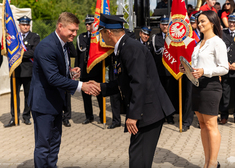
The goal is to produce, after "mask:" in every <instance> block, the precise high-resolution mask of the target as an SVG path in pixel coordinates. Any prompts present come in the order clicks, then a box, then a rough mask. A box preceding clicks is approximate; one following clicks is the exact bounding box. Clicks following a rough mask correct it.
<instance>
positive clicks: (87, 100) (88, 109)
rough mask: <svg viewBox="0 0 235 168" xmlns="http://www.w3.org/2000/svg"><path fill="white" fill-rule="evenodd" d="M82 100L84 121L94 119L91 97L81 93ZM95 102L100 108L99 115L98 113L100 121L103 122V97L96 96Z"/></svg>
mask: <svg viewBox="0 0 235 168" xmlns="http://www.w3.org/2000/svg"><path fill="white" fill-rule="evenodd" d="M82 98H83V103H84V109H85V114H86V119H94V115H93V108H92V101H91V95H88V94H86V93H84V92H82ZM97 101H98V104H99V108H100V113H99V117H100V121H101V122H103V97H102V95H101V94H99V95H98V96H97Z"/></svg>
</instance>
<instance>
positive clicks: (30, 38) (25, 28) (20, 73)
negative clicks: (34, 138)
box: [4, 16, 40, 127]
mask: <svg viewBox="0 0 235 168" xmlns="http://www.w3.org/2000/svg"><path fill="white" fill-rule="evenodd" d="M18 21H19V28H20V33H21V36H22V38H23V42H24V45H25V47H26V48H27V51H25V52H24V55H23V59H22V62H21V64H20V65H19V66H18V67H17V68H16V69H15V77H16V96H17V112H18V117H19V114H20V98H19V92H20V87H21V85H23V88H24V111H23V115H22V117H23V123H25V124H26V125H30V124H31V121H30V118H31V117H30V107H29V106H28V105H27V100H28V94H29V88H30V82H31V77H32V69H33V56H34V50H35V48H36V46H37V45H38V43H39V42H40V37H39V35H38V34H36V33H32V32H31V31H30V21H31V19H30V18H29V17H27V16H23V17H21V18H19V19H18ZM11 116H12V118H11V120H10V122H9V123H8V124H6V125H4V127H11V126H14V125H15V121H14V103H13V88H12V78H11ZM18 123H19V122H18Z"/></svg>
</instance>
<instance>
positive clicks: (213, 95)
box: [180, 11, 229, 168]
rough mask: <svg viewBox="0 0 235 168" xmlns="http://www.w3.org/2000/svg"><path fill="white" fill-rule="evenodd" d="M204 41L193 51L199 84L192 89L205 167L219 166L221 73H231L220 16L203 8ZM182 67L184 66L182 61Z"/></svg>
mask: <svg viewBox="0 0 235 168" xmlns="http://www.w3.org/2000/svg"><path fill="white" fill-rule="evenodd" d="M197 21H198V28H199V29H200V32H201V41H200V42H199V43H198V44H197V46H196V47H195V48H194V51H193V54H192V67H193V69H194V72H192V75H193V76H194V77H195V78H197V79H198V80H199V87H196V86H193V89H192V108H193V111H195V113H196V115H197V117H198V120H199V123H200V127H201V140H202V145H203V148H204V154H205V164H204V168H216V167H220V165H219V163H218V162H217V156H218V152H219V148H220V141H221V137H220V132H219V130H218V125H217V115H218V111H219V102H220V99H221V96H222V86H221V84H220V81H219V76H222V75H225V74H227V73H228V69H229V68H228V59H227V50H226V45H225V43H224V42H223V40H222V39H221V36H222V32H221V29H220V20H219V17H218V15H217V14H216V13H215V12H214V11H204V12H202V13H201V14H200V15H199V16H198V18H197ZM180 71H181V72H184V68H183V67H182V65H180Z"/></svg>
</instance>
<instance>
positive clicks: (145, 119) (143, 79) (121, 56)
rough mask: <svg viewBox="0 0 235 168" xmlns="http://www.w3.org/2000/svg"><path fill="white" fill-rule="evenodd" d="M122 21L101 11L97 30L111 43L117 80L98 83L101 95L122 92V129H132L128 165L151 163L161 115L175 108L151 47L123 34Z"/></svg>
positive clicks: (137, 165)
mask: <svg viewBox="0 0 235 168" xmlns="http://www.w3.org/2000/svg"><path fill="white" fill-rule="evenodd" d="M124 22H125V21H124V20H123V19H121V18H119V17H118V16H116V15H105V14H101V17H100V25H99V27H100V29H99V30H100V33H101V35H102V37H103V39H104V41H105V43H106V45H110V46H113V47H114V54H115V60H116V75H117V80H114V81H110V82H109V83H102V84H98V83H96V85H97V86H100V87H101V93H102V95H103V96H110V95H112V94H116V93H118V92H120V93H121V96H122V99H123V102H124V108H125V111H126V125H125V132H127V131H128V132H129V133H131V139H130V147H129V167H130V168H136V167H151V165H152V161H153V156H154V153H155V149H156V145H157V142H158V139H159V136H160V133H161V129H162V124H163V119H164V118H165V116H168V115H170V114H172V113H173V112H174V107H173V105H172V104H171V101H170V99H169V98H168V96H167V94H166V92H165V90H164V88H163V87H162V85H161V82H160V79H159V77H158V72H157V68H156V66H155V64H154V60H153V57H152V54H151V53H150V51H149V50H148V49H147V48H146V47H145V46H143V45H142V44H141V43H139V42H138V41H136V40H134V39H132V38H130V37H129V36H127V35H125V31H124V29H123V23H124Z"/></svg>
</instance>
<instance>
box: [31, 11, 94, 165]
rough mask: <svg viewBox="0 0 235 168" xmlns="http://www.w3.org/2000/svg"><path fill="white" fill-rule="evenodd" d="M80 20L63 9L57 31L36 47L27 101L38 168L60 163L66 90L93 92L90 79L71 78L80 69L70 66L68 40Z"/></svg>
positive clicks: (74, 33) (72, 36)
mask: <svg viewBox="0 0 235 168" xmlns="http://www.w3.org/2000/svg"><path fill="white" fill-rule="evenodd" d="M78 24H79V20H78V18H77V17H76V16H75V15H73V14H72V13H68V12H63V13H61V14H60V16H59V19H58V21H57V24H56V30H55V32H53V33H51V34H50V35H49V36H47V37H46V38H45V39H43V40H42V41H41V42H40V43H39V44H38V46H37V48H36V49H35V54H34V64H33V75H32V82H31V86H30V91H29V97H28V105H29V106H30V107H31V110H32V115H33V119H34V131H35V150H34V165H35V167H36V168H42V167H53V168H55V167H57V166H56V163H57V160H58V153H59V148H60V142H61V133H62V110H63V106H64V102H65V101H66V92H69V93H71V94H74V92H75V91H78V92H80V91H81V90H82V91H84V92H89V93H94V91H92V90H91V89H90V88H91V86H90V85H88V84H87V83H85V82H78V81H75V80H71V79H69V75H70V73H71V72H74V73H75V75H73V76H72V78H77V77H78V76H79V72H80V69H79V68H78V67H75V68H73V69H70V61H69V55H68V48H67V44H66V43H67V42H68V41H73V39H74V37H76V35H77V30H78Z"/></svg>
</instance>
